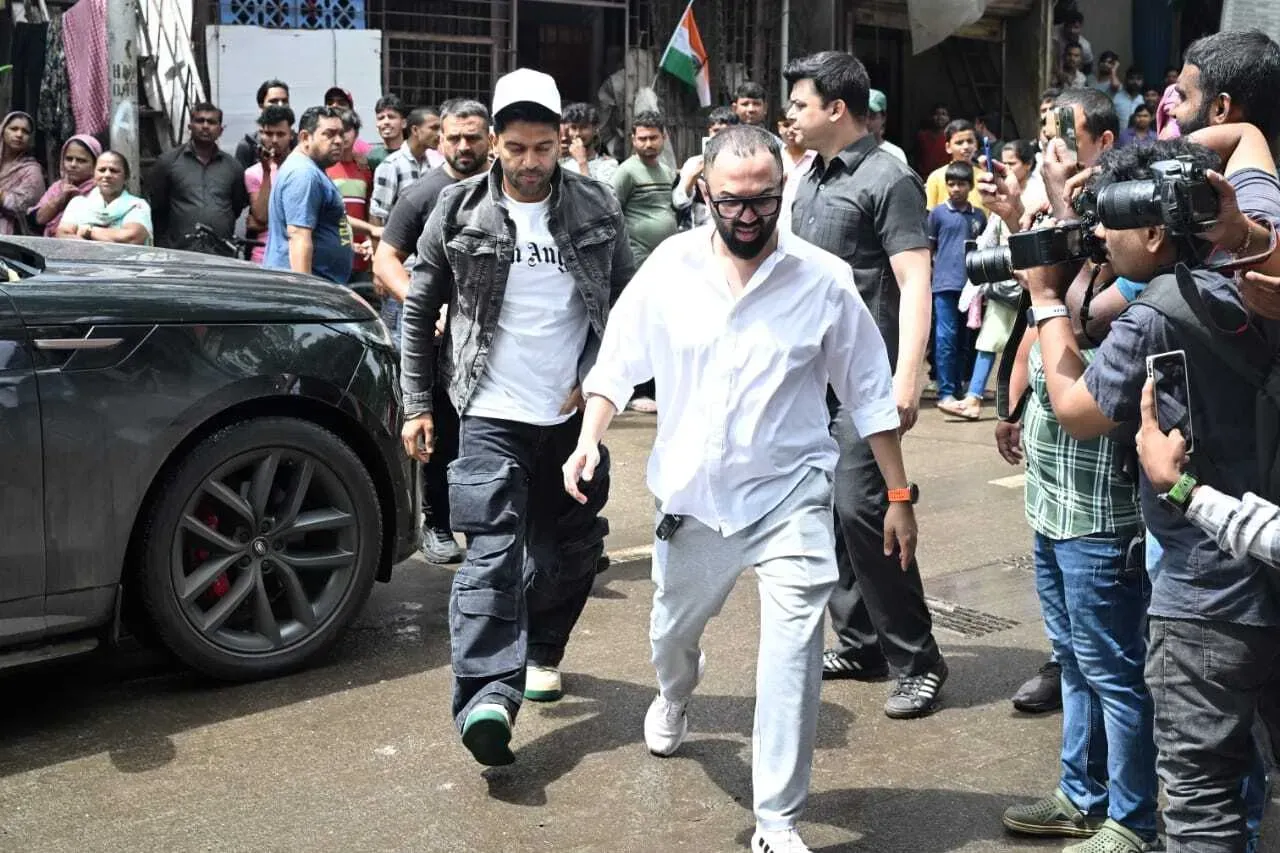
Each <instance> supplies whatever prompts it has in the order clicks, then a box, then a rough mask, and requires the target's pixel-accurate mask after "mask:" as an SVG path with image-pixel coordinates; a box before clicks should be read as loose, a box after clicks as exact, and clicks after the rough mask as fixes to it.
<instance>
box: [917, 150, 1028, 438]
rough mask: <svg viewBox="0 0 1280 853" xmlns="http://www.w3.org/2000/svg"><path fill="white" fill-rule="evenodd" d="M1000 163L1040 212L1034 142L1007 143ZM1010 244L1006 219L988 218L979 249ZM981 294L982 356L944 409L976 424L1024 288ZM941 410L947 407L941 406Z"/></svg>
mask: <svg viewBox="0 0 1280 853" xmlns="http://www.w3.org/2000/svg"><path fill="white" fill-rule="evenodd" d="M1000 161H1001V162H1002V163H1004V165H1005V168H1006V169H1008V170H1009V171H1010V172H1012V173H1013V175H1014V177H1015V178H1017V179H1018V186H1019V187H1021V189H1022V203H1023V204H1024V205H1025V206H1026V209H1027V210H1036V209H1038V208H1039V207H1040V206H1041V205H1043V204H1044V203H1045V200H1046V197H1045V190H1044V184H1043V183H1042V182H1041V180H1040V176H1039V175H1037V174H1035V166H1036V149H1035V145H1033V144H1032V143H1031V141H1030V140H1026V139H1019V140H1015V141H1013V142H1008V143H1005V146H1004V148H1002V149H1001V151H1000ZM1008 244H1009V227H1008V226H1007V225H1005V224H1004V220H1002V219H1001V218H1000V217H999V216H991V217H988V218H987V229H986V230H985V231H984V232H982V235H981V236H980V237H979V238H978V248H979V249H989V248H992V247H995V246H1007V245H1008ZM979 292H980V294H981V296H982V299H983V300H984V301H985V302H986V308H985V310H984V312H983V315H982V328H981V330H980V331H979V332H978V342H977V344H976V345H975V349H976V350H977V353H978V355H977V359H976V360H975V361H974V364H973V377H972V378H971V379H970V381H969V393H968V394H966V395H965V398H964V399H963V400H961V401H958V402H957V403H956V404H955V405H954V406H953V407H951V408H946V409H943V411H945V412H947V413H948V414H951V415H956V416H958V417H962V418H965V419H967V420H973V421H976V420H977V419H978V418H979V417H981V416H982V395H983V393H984V391H985V390H986V387H987V380H988V379H990V378H991V369H992V368H993V367H994V366H995V363H996V356H997V354H999V353H1000V351H1001V350H1003V349H1004V346H1005V344H1006V343H1008V341H1009V335H1010V334H1011V333H1012V332H1013V321H1014V319H1015V318H1016V316H1017V311H1018V301H1019V300H1020V299H1021V297H1022V286H1021V285H1020V284H1018V282H1016V281H1013V280H1009V281H1002V282H995V283H992V284H984V285H981V286H980V287H979ZM938 408H940V409H941V408H943V407H942V406H941V405H939V406H938Z"/></svg>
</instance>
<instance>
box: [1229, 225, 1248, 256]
mask: <svg viewBox="0 0 1280 853" xmlns="http://www.w3.org/2000/svg"><path fill="white" fill-rule="evenodd" d="M1245 222H1247V223H1248V224H1247V225H1246V226H1245V229H1244V239H1243V240H1241V241H1240V245H1239V246H1237V247H1236V248H1235V250H1233V251H1232V252H1231V254H1232V255H1234V256H1236V257H1240V256H1241V255H1243V254H1244V253H1245V252H1246V251H1247V250H1248V249H1249V244H1250V243H1252V242H1253V220H1252V219H1249V218H1247V217H1246V218H1245Z"/></svg>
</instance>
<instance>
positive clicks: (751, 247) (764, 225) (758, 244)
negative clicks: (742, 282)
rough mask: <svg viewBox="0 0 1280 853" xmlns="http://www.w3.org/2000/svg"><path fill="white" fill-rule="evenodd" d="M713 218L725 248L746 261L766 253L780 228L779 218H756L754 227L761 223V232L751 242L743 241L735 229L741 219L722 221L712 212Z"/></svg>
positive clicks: (775, 216)
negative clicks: (765, 249) (775, 232)
mask: <svg viewBox="0 0 1280 853" xmlns="http://www.w3.org/2000/svg"><path fill="white" fill-rule="evenodd" d="M711 218H712V219H714V220H715V221H716V233H717V234H719V235H720V239H721V240H723V241H724V246H725V248H726V249H728V250H729V252H730V253H731V254H733V255H734V256H735V257H738V258H741V259H742V260H744V261H749V260H752V259H753V258H756V257H758V256H759V254H760V253H761V252H762V251H764V247H765V246H767V245H769V240H771V239H772V238H773V232H774V231H775V230H777V228H778V216H777V214H774V215H773V216H767V217H766V216H760V217H757V218H756V222H755V223H752V224H753V225H754V224H756V223H759V230H758V231H757V233H756V236H755V237H753V238H752V239H750V240H741V239H739V238H738V235H737V234H735V233H734V229H735V228H737V227H738V226H739V224H740V221H741V220H739V219H728V220H726V219H721V218H720V217H719V216H718V215H717V214H716V213H715V211H714V210H712V212H711Z"/></svg>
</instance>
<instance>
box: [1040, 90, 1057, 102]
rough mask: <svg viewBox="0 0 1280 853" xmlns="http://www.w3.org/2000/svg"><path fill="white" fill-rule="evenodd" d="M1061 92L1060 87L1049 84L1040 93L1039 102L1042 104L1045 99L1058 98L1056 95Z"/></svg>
mask: <svg viewBox="0 0 1280 853" xmlns="http://www.w3.org/2000/svg"><path fill="white" fill-rule="evenodd" d="M1061 94H1062V90H1061V89H1059V88H1057V87H1054V86H1050V87H1049V88H1048V89H1045V90H1044V91H1043V92H1041V93H1040V103H1042V104H1043V103H1044V102H1045V101H1056V100H1058V96H1059V95H1061Z"/></svg>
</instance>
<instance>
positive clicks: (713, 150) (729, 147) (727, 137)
mask: <svg viewBox="0 0 1280 853" xmlns="http://www.w3.org/2000/svg"><path fill="white" fill-rule="evenodd" d="M757 151H768V152H769V154H770V155H772V157H773V161H774V162H775V163H777V165H778V174H779V175H781V174H782V146H780V145H778V137H776V136H774V135H773V134H772V133H770V132H769V131H767V130H765V129H764V128H763V127H757V126H756V125H754V124H739V125H735V126H733V127H726V128H725V129H724V130H722V131H720V132H719V133H717V134H716V135H715V136H713V137H711V141H710V142H708V143H707V148H706V150H705V151H703V152H702V162H703V167H704V169H705V170H706V171H705V172H704V174H707V173H710V171H711V166H712V164H714V163H715V161H716V158H717V157H719V156H720V155H721V154H725V153H728V154H733V155H736V156H738V157H750V156H751V155H752V154H755V153H756V152H757Z"/></svg>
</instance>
